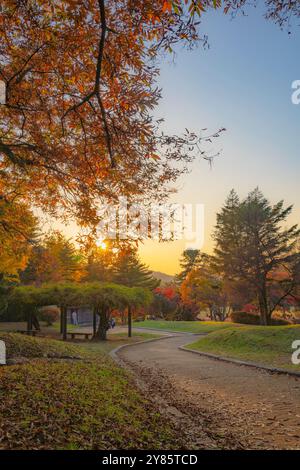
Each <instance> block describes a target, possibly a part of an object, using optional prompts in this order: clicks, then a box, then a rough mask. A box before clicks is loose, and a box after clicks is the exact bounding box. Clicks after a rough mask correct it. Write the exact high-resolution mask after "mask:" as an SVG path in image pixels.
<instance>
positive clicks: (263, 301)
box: [259, 288, 271, 326]
mask: <svg viewBox="0 0 300 470" xmlns="http://www.w3.org/2000/svg"><path fill="white" fill-rule="evenodd" d="M259 311H260V324H261V325H263V326H267V325H269V324H270V321H271V318H270V314H269V309H268V299H267V293H266V289H265V288H263V289H262V290H261V292H260V293H259Z"/></svg>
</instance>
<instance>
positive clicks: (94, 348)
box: [78, 332, 161, 353]
mask: <svg viewBox="0 0 300 470" xmlns="http://www.w3.org/2000/svg"><path fill="white" fill-rule="evenodd" d="M160 337H161V336H160V335H159V334H152V333H140V332H138V333H132V337H131V338H128V336H127V333H113V334H108V337H107V338H108V339H107V341H97V342H94V341H89V342H82V341H81V340H79V341H78V344H81V347H83V348H84V349H85V350H86V351H91V352H100V353H109V352H110V351H112V350H113V349H115V348H118V347H119V346H123V345H124V344H133V343H138V342H139V341H145V340H147V339H154V338H160Z"/></svg>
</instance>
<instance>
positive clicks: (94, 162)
mask: <svg viewBox="0 0 300 470" xmlns="http://www.w3.org/2000/svg"><path fill="white" fill-rule="evenodd" d="M187 3H188V5H187V7H188V6H190V7H191V8H187V7H186V6H185V5H186V4H187ZM214 3H215V2H208V3H207V6H209V4H211V5H213V4H214ZM201 5H202V2H198V1H197V2H195V1H192V2H166V1H161V0H155V1H153V0H151V1H150V0H147V1H144V0H143V1H142V0H137V1H128V0H126V1H125V0H118V1H114V2H108V1H106V2H105V1H104V0H84V1H83V0H66V1H61V0H55V1H53V0H51V1H50V0H46V1H40V0H33V1H32V0H30V1H29V0H28V1H26V0H25V1H22V2H21V1H16V0H4V1H3V2H2V3H1V10H0V37H1V56H0V77H1V80H2V81H4V82H5V85H6V104H5V105H2V106H1V107H0V116H1V125H0V172H1V180H2V182H4V181H5V183H6V185H5V187H4V184H2V186H1V188H0V193H1V191H2V192H4V193H5V192H6V191H7V190H8V188H9V186H10V184H15V183H16V182H17V184H18V185H19V187H22V188H23V189H22V192H23V195H24V198H28V197H29V194H30V199H31V200H33V201H34V202H35V203H36V204H38V205H40V206H41V207H43V208H46V209H47V210H49V211H50V213H51V214H61V211H63V212H64V215H65V216H70V215H71V214H73V215H75V216H76V217H77V219H78V220H79V221H80V222H82V223H84V224H87V223H88V222H89V223H90V224H92V225H95V224H97V222H98V216H97V207H98V204H99V201H103V200H105V201H109V202H113V201H115V199H116V197H117V195H120V194H123V195H125V196H127V197H128V198H130V199H131V200H134V199H143V200H145V201H146V200H151V201H154V200H161V198H164V197H166V196H167V195H168V192H169V190H170V184H172V183H173V181H174V180H175V179H176V178H177V177H178V176H179V175H180V174H181V172H182V171H184V170H185V168H186V165H187V163H188V162H189V161H190V160H191V158H192V155H193V154H194V155H195V154H199V155H201V156H203V155H204V152H203V149H202V147H201V143H202V142H203V140H204V141H205V140H206V141H208V140H210V138H209V136H207V137H203V136H200V135H196V134H194V133H192V132H189V133H185V135H182V136H173V135H171V136H170V135H165V134H164V133H162V132H161V123H160V121H159V120H156V119H155V118H154V117H153V109H154V107H155V106H156V105H157V103H158V100H159V98H160V91H159V89H158V87H157V84H156V80H157V76H158V72H159V70H158V67H157V58H158V56H159V54H160V53H161V52H162V51H168V50H170V49H171V48H172V47H175V46H176V45H177V44H183V45H187V46H188V47H192V46H193V45H194V44H196V43H197V42H198V41H199V40H201V36H200V34H199V32H198V31H197V19H196V18H197V14H199V13H200V12H201ZM202 39H203V38H202ZM218 135H219V134H218V132H217V133H216V134H215V136H218ZM174 162H176V166H175V165H174ZM180 162H181V163H182V165H181V166H180ZM12 172H13V174H14V177H13V180H12V176H11V174H12ZM29 189H30V191H29Z"/></svg>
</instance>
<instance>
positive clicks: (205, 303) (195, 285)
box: [180, 263, 230, 321]
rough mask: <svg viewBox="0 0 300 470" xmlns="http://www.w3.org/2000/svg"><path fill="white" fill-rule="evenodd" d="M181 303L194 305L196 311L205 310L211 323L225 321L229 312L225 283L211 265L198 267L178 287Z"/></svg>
mask: <svg viewBox="0 0 300 470" xmlns="http://www.w3.org/2000/svg"><path fill="white" fill-rule="evenodd" d="M180 293H181V297H182V300H183V302H185V303H192V304H195V305H196V306H197V307H198V309H199V310H200V311H201V310H202V309H206V310H208V312H209V317H210V319H211V320H213V321H224V320H226V318H227V316H228V314H229V312H230V303H229V295H228V292H227V289H226V282H225V281H224V279H223V278H222V276H220V275H218V274H217V273H216V272H215V270H214V269H213V267H212V265H210V264H209V263H207V264H206V265H205V266H204V265H203V266H201V267H198V268H197V269H194V270H193V271H191V272H190V273H189V274H188V275H187V277H186V279H185V280H184V281H183V283H182V284H181V286H180Z"/></svg>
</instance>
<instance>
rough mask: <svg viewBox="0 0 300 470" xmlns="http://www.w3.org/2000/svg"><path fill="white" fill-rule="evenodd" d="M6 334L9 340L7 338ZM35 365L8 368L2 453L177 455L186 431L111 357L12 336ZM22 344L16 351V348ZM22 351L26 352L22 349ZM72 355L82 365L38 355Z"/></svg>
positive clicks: (0, 402)
mask: <svg viewBox="0 0 300 470" xmlns="http://www.w3.org/2000/svg"><path fill="white" fill-rule="evenodd" d="M2 336H3V335H2ZM3 339H5V340H6V341H7V340H8V342H9V345H10V346H9V347H10V348H12V349H10V354H12V355H14V354H17V355H18V354H19V353H20V352H21V353H22V355H23V356H24V355H25V356H26V357H27V358H30V359H29V362H28V363H25V364H22V365H14V366H8V367H5V366H2V367H1V368H0V415H1V421H0V449H105V450H108V449H115V448H117V449H161V448H165V449H175V448H177V447H182V446H184V443H183V442H182V439H181V437H179V433H178V431H176V430H175V429H174V428H173V426H172V425H171V424H170V423H169V422H168V421H166V419H165V418H164V417H163V416H161V414H160V413H159V412H158V410H157V408H156V406H155V405H154V404H153V403H151V402H149V401H148V399H147V397H146V396H144V395H143V394H142V393H141V392H139V391H138V390H137V388H136V386H135V384H134V382H133V381H132V378H131V376H130V374H128V373H127V372H125V371H124V370H123V369H121V368H119V367H118V366H117V365H116V364H115V363H114V362H113V361H112V360H111V359H110V358H109V357H108V356H107V355H106V354H103V353H101V352H99V351H93V352H92V351H88V350H87V349H84V348H83V347H80V346H77V345H74V344H73V345H70V344H65V343H62V342H61V343H60V345H59V347H58V344H57V343H59V342H58V341H53V340H47V339H43V338H28V337H23V336H22V335H13V334H10V336H9V337H8V336H5V337H4V338H3ZM13 343H15V345H14V346H13V347H12V344H13ZM16 345H18V350H16ZM69 348H71V349H72V353H76V356H79V355H80V356H82V359H81V360H65V359H60V360H58V359H57V358H56V359H49V358H41V357H38V358H37V355H40V354H41V351H43V353H45V352H46V353H48V352H50V351H51V353H53V351H56V353H57V354H59V353H62V352H64V353H67V352H69V351H70V349H69Z"/></svg>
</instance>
